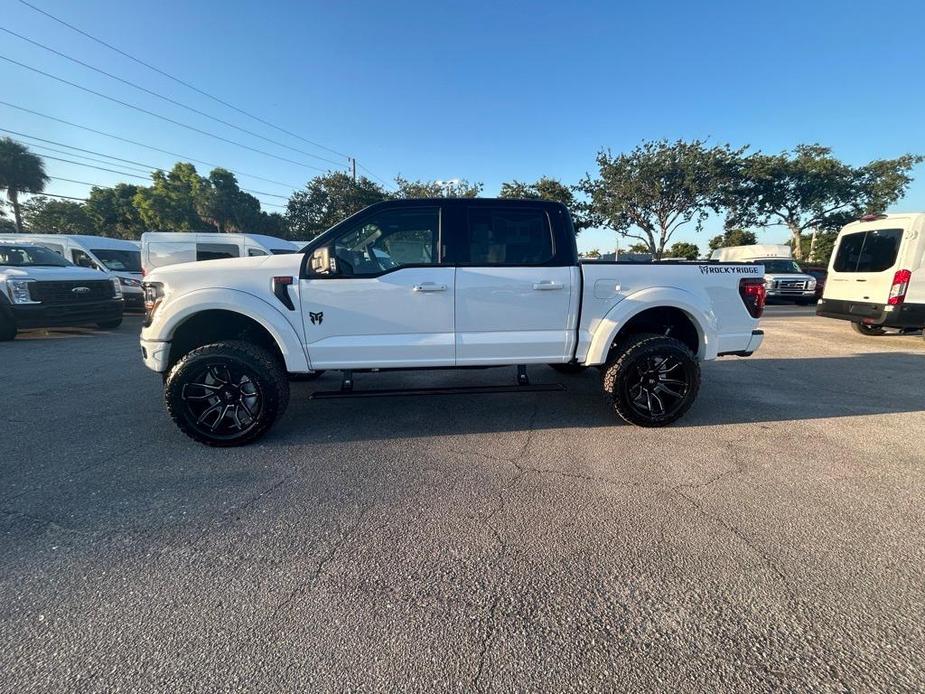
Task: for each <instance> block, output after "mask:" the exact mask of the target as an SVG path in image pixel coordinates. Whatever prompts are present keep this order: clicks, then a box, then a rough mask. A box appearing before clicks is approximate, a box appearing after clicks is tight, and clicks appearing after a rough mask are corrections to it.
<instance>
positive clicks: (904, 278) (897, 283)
mask: <svg viewBox="0 0 925 694" xmlns="http://www.w3.org/2000/svg"><path fill="white" fill-rule="evenodd" d="M911 279H912V273H911V272H910V271H909V270H897V271H896V274H895V275H893V286H892V287H890V298H889V299H887V301H886V302H887V303H888V304H889V305H890V306H899V305H900V304H901V303H902V302H903V301H905V300H906V292H907V291H908V290H909V280H911ZM881 296H882V295H881Z"/></svg>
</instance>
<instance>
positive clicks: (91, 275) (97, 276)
mask: <svg viewBox="0 0 925 694" xmlns="http://www.w3.org/2000/svg"><path fill="white" fill-rule="evenodd" d="M0 279H5V280H39V281H42V282H54V281H56V280H58V281H64V282H66V281H68V280H75V281H78V282H79V281H81V280H108V279H109V275H107V274H106V273H105V272H100V271H99V270H91V269H90V268H88V267H78V266H76V265H72V266H68V267H14V266H10V265H0Z"/></svg>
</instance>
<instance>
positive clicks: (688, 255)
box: [668, 241, 700, 260]
mask: <svg viewBox="0 0 925 694" xmlns="http://www.w3.org/2000/svg"><path fill="white" fill-rule="evenodd" d="M668 257H670V258H684V259H685V260H697V258H699V257H700V249H699V248H698V247H697V244H695V243H688V242H687V241H675V242H674V243H673V244H671V248H669V249H668Z"/></svg>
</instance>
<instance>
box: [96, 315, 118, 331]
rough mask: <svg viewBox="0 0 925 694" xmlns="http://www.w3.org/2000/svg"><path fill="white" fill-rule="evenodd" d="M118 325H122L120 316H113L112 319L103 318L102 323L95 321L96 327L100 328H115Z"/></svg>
mask: <svg viewBox="0 0 925 694" xmlns="http://www.w3.org/2000/svg"><path fill="white" fill-rule="evenodd" d="M120 325H122V318H121V316H120V317H119V318H114V319H113V320H104V321H103V322H102V323H97V324H96V327H97V328H99V329H100V330H115V329H116V328H118V327H119V326H120Z"/></svg>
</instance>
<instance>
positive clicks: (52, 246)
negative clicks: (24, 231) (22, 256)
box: [39, 241, 64, 258]
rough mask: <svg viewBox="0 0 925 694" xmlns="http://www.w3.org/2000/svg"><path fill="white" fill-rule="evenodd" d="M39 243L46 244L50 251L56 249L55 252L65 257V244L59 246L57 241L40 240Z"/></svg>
mask: <svg viewBox="0 0 925 694" xmlns="http://www.w3.org/2000/svg"><path fill="white" fill-rule="evenodd" d="M39 245H40V246H45V248H47V249H48V250H50V251H54V252H55V253H57V254H58V255H60V256H61V257H62V258H63V257H64V246H59V245H58V244H56V243H47V242H45V241H40V242H39Z"/></svg>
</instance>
